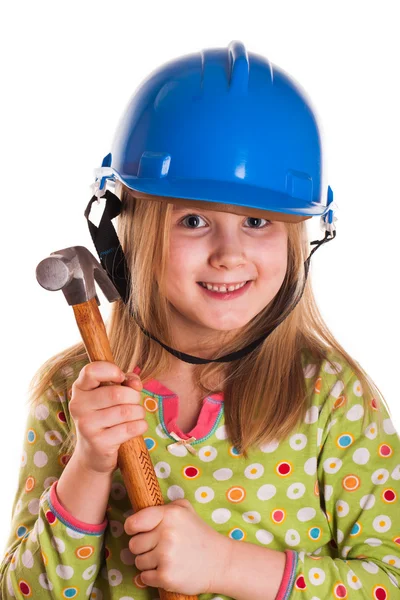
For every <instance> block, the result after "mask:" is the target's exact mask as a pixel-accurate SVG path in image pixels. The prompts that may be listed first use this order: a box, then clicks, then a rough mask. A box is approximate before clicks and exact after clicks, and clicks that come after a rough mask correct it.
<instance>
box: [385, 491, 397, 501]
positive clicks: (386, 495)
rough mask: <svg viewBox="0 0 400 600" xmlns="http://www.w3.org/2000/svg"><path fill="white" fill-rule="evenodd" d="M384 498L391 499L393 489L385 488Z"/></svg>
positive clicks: (393, 495)
mask: <svg viewBox="0 0 400 600" xmlns="http://www.w3.org/2000/svg"><path fill="white" fill-rule="evenodd" d="M383 495H384V497H385V499H386V500H389V501H392V500H394V499H395V497H396V496H395V493H394V491H393V490H385V491H384V493H383Z"/></svg>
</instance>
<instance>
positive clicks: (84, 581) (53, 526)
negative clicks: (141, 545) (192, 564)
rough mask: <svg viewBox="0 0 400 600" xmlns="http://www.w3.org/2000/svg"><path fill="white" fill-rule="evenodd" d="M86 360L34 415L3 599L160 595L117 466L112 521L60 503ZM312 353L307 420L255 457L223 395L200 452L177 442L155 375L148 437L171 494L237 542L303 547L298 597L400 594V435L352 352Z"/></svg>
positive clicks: (306, 359)
mask: <svg viewBox="0 0 400 600" xmlns="http://www.w3.org/2000/svg"><path fill="white" fill-rule="evenodd" d="M84 364H86V363H85V362H84V361H83V362H82V363H80V364H78V365H75V367H74V369H71V370H68V369H67V370H66V376H67V377H68V378H69V381H68V385H67V389H66V391H65V393H64V394H56V393H55V392H54V390H51V391H50V392H48V393H45V394H44V395H43V397H42V399H41V401H40V402H39V403H38V405H37V406H36V407H35V408H34V409H33V410H32V411H31V412H30V414H29V417H28V420H27V424H26V433H25V435H24V445H23V449H22V453H21V464H20V477H19V489H18V492H17V496H16V502H15V503H14V511H13V519H12V525H11V529H10V535H9V539H8V542H7V545H6V553H5V556H4V558H3V564H2V569H3V571H4V584H3V585H4V589H5V590H6V593H7V594H8V596H7V598H5V600H9V599H11V598H14V597H15V596H17V595H21V597H24V598H29V597H35V593H36V595H37V596H38V597H41V593H42V595H43V597H47V595H49V593H51V596H52V597H57V598H61V599H63V598H89V597H90V598H92V600H133V599H134V600H150V599H152V598H155V597H156V596H157V591H156V590H153V589H152V588H149V587H148V586H147V585H146V584H144V583H143V581H142V579H141V576H140V571H139V570H138V569H137V567H136V565H135V556H134V555H133V554H132V553H131V551H130V549H129V540H130V536H128V535H126V533H125V530H124V523H125V520H126V519H127V518H128V516H129V515H131V514H132V513H133V509H132V506H131V505H130V501H129V497H128V494H127V492H126V488H125V485H124V482H123V479H122V475H121V472H120V470H119V469H117V470H116V471H115V472H114V474H113V481H112V486H111V490H110V497H109V503H108V506H107V512H106V521H105V523H104V524H100V525H91V524H88V523H82V522H81V521H77V520H76V519H74V517H73V516H72V515H70V514H69V513H68V512H67V511H65V510H64V511H63V510H62V507H61V509H60V506H59V505H58V504H57V496H56V495H55V494H54V490H55V486H56V483H57V481H58V479H59V478H60V476H61V475H62V472H63V470H64V468H65V466H66V464H68V461H69V459H70V458H71V456H70V455H68V454H66V453H62V452H60V447H61V444H62V442H63V441H64V440H65V438H66V437H67V435H68V432H69V428H68V427H69V426H68V423H70V422H71V417H70V414H69V407H68V403H69V400H70V397H71V395H70V387H71V385H72V383H73V381H74V380H75V379H76V378H77V376H78V374H79V371H80V369H81V368H82V367H83V365H84ZM302 364H303V373H304V378H305V383H306V386H307V389H308V390H309V391H310V399H309V407H308V408H307V411H306V413H305V417H304V419H303V421H302V422H301V423H300V424H299V425H298V427H297V428H296V429H295V430H294V431H292V432H291V433H290V435H288V437H287V438H286V439H282V440H270V441H268V442H267V443H264V444H260V446H259V447H255V448H252V449H251V450H250V451H249V457H248V459H247V460H246V459H245V458H244V457H243V456H242V455H241V454H240V453H239V452H238V450H237V448H236V447H235V446H233V445H232V443H231V442H230V440H229V437H228V435H227V430H226V427H225V422H224V414H223V406H222V407H221V411H220V413H218V414H217V412H215V413H212V414H214V415H215V416H214V417H213V418H211V416H210V417H209V418H208V421H207V423H208V424H207V426H206V430H204V435H203V437H200V436H197V437H196V436H195V437H196V440H195V442H194V443H193V448H195V450H196V455H193V454H191V453H189V452H188V450H187V448H185V446H184V445H183V444H182V445H175V446H174V445H172V442H174V441H175V440H174V438H173V437H172V436H171V432H170V430H169V429H168V423H170V422H171V421H168V414H167V412H166V411H165V410H164V409H165V406H166V405H165V403H166V400H165V397H163V396H162V395H160V394H159V393H156V392H154V390H152V389H150V387H149V389H147V388H146V386H144V387H145V388H146V389H144V390H143V392H142V395H141V403H142V405H143V407H144V408H145V411H146V420H147V422H148V424H149V428H148V430H147V431H146V433H145V436H144V440H145V443H146V447H147V449H148V451H149V453H150V456H151V459H152V463H153V466H154V470H155V473H156V476H157V478H158V482H159V484H160V488H161V491H162V494H163V497H164V499H165V501H166V502H169V501H173V500H176V499H178V498H186V499H188V500H189V501H190V502H191V504H192V506H193V507H194V508H195V510H196V512H197V513H198V514H199V516H200V517H201V518H202V519H203V520H204V521H205V522H206V523H208V524H209V525H210V526H211V527H212V528H213V529H215V530H216V531H218V532H219V533H220V534H221V535H223V536H225V537H228V538H230V539H231V540H233V541H235V542H245V541H246V542H250V543H252V544H256V545H259V546H261V547H265V548H270V549H273V550H279V551H283V550H284V549H290V550H292V551H293V554H294V556H296V560H295V561H294V563H293V564H292V573H291V577H290V588H288V589H287V590H286V596H285V598H286V599H287V600H289V599H290V600H300V599H301V598H302V599H303V600H322V599H323V598H352V597H353V595H354V594H357V593H358V594H362V595H363V596H365V597H368V598H375V599H377V600H385V599H390V600H394V598H396V597H397V596H399V597H400V591H399V589H400V588H399V585H400V583H399V582H400V558H399V556H400V554H399V552H400V531H399V529H398V517H397V515H398V511H399V504H398V502H399V500H398V498H399V494H400V461H399V459H398V457H399V456H400V439H399V436H398V434H397V432H396V430H395V427H394V425H393V422H392V421H391V419H390V417H389V415H388V414H387V413H386V409H385V408H384V407H380V406H378V403H377V402H376V400H375V399H374V400H369V402H370V406H371V408H372V410H373V412H374V415H373V416H375V418H373V416H372V417H371V418H370V420H369V422H368V421H367V422H366V424H363V417H364V414H365V410H366V408H365V407H366V404H365V402H367V400H366V399H365V398H364V391H363V389H362V386H361V383H360V381H359V380H358V379H357V377H356V376H355V375H354V374H353V373H352V372H351V371H350V369H349V367H348V365H346V363H345V362H344V361H343V360H342V359H341V357H338V356H336V355H335V354H332V356H331V357H330V360H329V361H328V360H326V361H324V362H323V363H322V365H321V366H320V367H318V365H316V364H315V362H314V361H313V360H312V359H311V357H310V355H309V354H308V353H307V352H306V351H304V354H303V356H302ZM214 408H215V404H214ZM378 410H379V411H382V412H383V415H382V416H383V429H381V430H379V429H378V420H377V418H376V417H377V415H376V413H377V411H378ZM210 415H211V413H210ZM187 437H190V436H189V435H188V436H187ZM95 492H96V490H93V493H94V494H95ZM332 532H333V533H332ZM233 548H235V549H236V551H239V548H240V546H237V545H234V546H233ZM355 559H356V560H355ZM339 560H340V563H339V562H338V561H339ZM382 564H385V570H384V569H382V568H381V566H380V565H382ZM396 594H397V596H396ZM224 598H226V597H225V596H222V595H221V594H215V595H212V594H211V595H208V596H207V600H224ZM199 600H206V596H204V595H201V594H200V595H199Z"/></svg>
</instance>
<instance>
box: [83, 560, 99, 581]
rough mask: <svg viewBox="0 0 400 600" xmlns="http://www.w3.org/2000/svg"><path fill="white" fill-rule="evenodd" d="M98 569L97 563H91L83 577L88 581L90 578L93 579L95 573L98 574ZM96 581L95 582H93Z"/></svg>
mask: <svg viewBox="0 0 400 600" xmlns="http://www.w3.org/2000/svg"><path fill="white" fill-rule="evenodd" d="M96 571H97V565H96V564H94V565H91V566H90V567H88V568H87V569H85V570H84V571H83V573H82V578H83V579H84V580H85V581H87V580H88V579H91V578H92V577H93V576H94V575H96ZM93 583H94V582H93Z"/></svg>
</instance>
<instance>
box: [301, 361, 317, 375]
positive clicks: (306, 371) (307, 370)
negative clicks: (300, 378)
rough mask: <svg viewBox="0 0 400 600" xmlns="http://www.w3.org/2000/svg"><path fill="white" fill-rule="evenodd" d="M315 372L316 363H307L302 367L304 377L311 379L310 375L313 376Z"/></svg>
mask: <svg viewBox="0 0 400 600" xmlns="http://www.w3.org/2000/svg"><path fill="white" fill-rule="evenodd" d="M316 372H317V365H313V364H308V365H306V366H305V367H304V369H303V373H304V377H305V379H311V377H314V375H315V373H316Z"/></svg>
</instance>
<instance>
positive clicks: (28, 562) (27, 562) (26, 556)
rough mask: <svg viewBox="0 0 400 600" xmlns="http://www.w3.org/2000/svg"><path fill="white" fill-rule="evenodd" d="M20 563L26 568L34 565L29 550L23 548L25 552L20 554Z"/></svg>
mask: <svg viewBox="0 0 400 600" xmlns="http://www.w3.org/2000/svg"><path fill="white" fill-rule="evenodd" d="M21 560H22V564H23V565H24V567H26V568H27V569H32V567H33V565H34V560H33V554H32V552H31V551H30V550H25V552H24V553H23V554H22V556H21Z"/></svg>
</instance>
